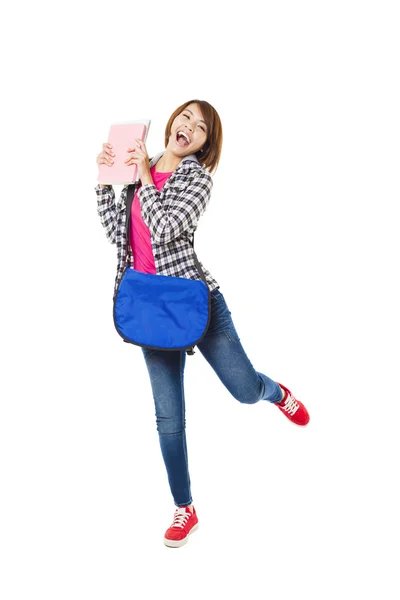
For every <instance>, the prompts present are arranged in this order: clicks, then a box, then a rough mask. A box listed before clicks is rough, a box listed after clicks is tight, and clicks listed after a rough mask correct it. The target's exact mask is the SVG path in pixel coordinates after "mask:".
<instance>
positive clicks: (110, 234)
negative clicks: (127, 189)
mask: <svg viewBox="0 0 400 600" xmlns="http://www.w3.org/2000/svg"><path fill="white" fill-rule="evenodd" d="M94 189H95V192H96V194H97V214H98V215H99V217H100V222H101V224H102V225H103V227H104V229H105V232H106V236H107V239H108V241H109V242H110V244H115V234H116V229H117V212H118V211H117V207H116V206H115V192H114V189H113V187H112V186H111V185H107V186H106V187H104V188H101V187H100V185H99V184H97V185H96V187H95V188H94Z"/></svg>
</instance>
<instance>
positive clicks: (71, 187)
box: [0, 0, 400, 600]
mask: <svg viewBox="0 0 400 600" xmlns="http://www.w3.org/2000/svg"><path fill="white" fill-rule="evenodd" d="M395 8H396V3H395V2H382V1H381V2H379V3H378V2H368V1H367V2H355V1H349V0H346V1H345V2H344V1H336V2H317V1H314V2H311V1H306V2H301V3H299V2H287V1H281V2H274V3H268V2H267V3H265V4H262V3H258V2H246V3H244V4H242V5H241V4H238V3H237V4H236V3H232V4H230V5H227V4H226V5H225V4H223V3H220V4H217V3H216V2H212V3H211V2H210V3H208V2H202V3H193V2H189V3H185V4H183V3H175V2H168V3H164V4H163V5H159V4H158V3H152V4H151V5H150V6H145V4H144V3H141V4H138V3H124V2H113V3H105V2H100V3H96V4H95V5H92V4H89V3H87V4H86V3H82V2H80V3H74V2H72V3H71V2H70V3H69V4H68V5H65V6H57V7H56V6H55V5H50V4H47V3H43V2H41V3H40V2H39V3H35V4H34V5H30V6H19V7H18V9H15V12H12V13H11V12H9V13H8V17H7V19H6V21H5V23H4V24H3V26H4V36H3V39H2V42H1V44H2V59H3V61H2V62H3V69H2V71H3V84H4V83H6V87H5V89H6V93H4V89H3V95H2V104H3V110H2V114H1V120H2V124H1V131H2V144H1V146H2V152H1V154H2V161H1V162H2V177H1V178H2V197H1V203H2V236H1V243H2V281H3V293H2V300H3V309H2V311H1V314H2V327H1V331H2V336H1V339H2V346H3V353H2V355H3V360H2V365H3V369H4V370H3V374H2V377H1V381H2V388H3V389H2V393H1V423H0V451H1V458H0V460H1V472H0V480H1V486H2V492H1V497H0V502H1V511H0V527H1V530H0V550H1V557H0V558H1V565H2V576H1V581H0V595H1V597H2V598H3V599H4V600H14V599H18V600H19V599H21V600H22V599H24V600H25V599H28V598H33V597H38V598H39V597H40V598H41V599H42V600H45V599H52V600H54V599H57V600H61V599H68V600H69V599H71V598H74V599H75V600H81V599H82V600H83V599H85V600H88V599H92V598H93V599H96V600H101V599H103V598H104V599H111V598H112V599H114V598H118V599H119V600H125V599H131V598H146V599H147V598H151V599H152V598H156V597H163V598H178V597H183V596H185V597H192V598H205V597H208V598H231V597H234V598H236V597H237V598H239V597H240V598H242V597H245V598H251V599H252V600H255V599H259V598H260V599H261V598H262V599H264V598H271V599H273V600H286V599H292V598H296V599H301V600H302V599H311V598H312V599H318V600H321V599H324V600H326V599H331V598H332V599H333V598H335V599H336V598H344V599H353V598H361V597H366V596H367V597H368V598H385V600H391V599H394V598H398V597H399V593H400V590H399V583H398V578H397V575H396V569H397V568H398V552H399V548H398V545H399V512H398V507H399V500H400V498H399V495H398V492H397V491H396V489H395V486H396V484H397V483H398V481H397V480H398V472H399V468H398V457H399V444H398V419H399V388H398V383H397V379H398V368H399V355H398V339H399V321H398V306H399V296H398V293H397V284H398V281H397V280H398V272H399V270H398V257H399V247H398V218H397V217H396V214H397V213H396V208H398V207H397V205H398V203H399V106H400V98H399V60H398V59H399V50H400V48H399V35H398V32H399V19H398V17H397V15H396V13H395ZM192 98H200V99H204V100H207V101H208V102H210V103H211V104H212V105H213V106H214V107H215V108H216V110H217V111H218V113H219V115H220V118H221V120H222V125H223V133H224V142H223V149H222V156H221V162H220V165H219V168H218V170H217V172H216V174H215V176H214V188H213V193H212V199H211V203H210V206H209V208H208V209H207V212H206V214H205V215H204V217H202V219H201V221H200V223H199V227H198V230H197V233H196V236H195V249H196V252H197V255H198V257H199V259H200V260H201V262H202V263H203V265H204V266H205V267H206V268H207V269H209V270H210V272H211V273H212V275H213V276H214V277H215V278H216V279H217V281H218V282H219V284H220V286H221V287H220V291H221V292H222V293H223V294H224V296H225V299H226V301H227V303H228V306H229V308H230V310H231V313H232V318H233V320H234V323H235V326H236V328H237V331H238V333H239V335H240V338H241V342H242V344H243V346H244V348H245V350H246V352H247V354H248V356H249V358H250V360H251V361H252V363H253V365H254V367H255V368H256V369H257V370H258V371H261V372H263V373H265V374H266V375H268V376H269V377H271V378H273V379H274V380H276V381H280V382H282V383H284V384H285V385H286V386H288V387H289V388H290V389H291V390H292V392H293V393H294V394H295V395H296V396H297V397H298V398H299V399H300V400H302V401H303V402H304V403H305V405H306V406H307V408H308V410H309V412H310V415H311V420H310V424H309V426H308V427H306V428H301V427H296V426H295V425H293V424H292V423H290V422H289V421H288V419H286V418H285V416H284V415H283V414H282V413H281V412H280V411H279V410H278V409H277V408H276V407H274V406H272V405H271V404H269V403H268V402H265V401H260V402H258V403H257V404H255V405H243V404H240V403H239V402H237V401H236V400H235V399H234V398H233V397H232V396H230V394H229V392H228V391H227V389H226V388H225V387H224V386H223V384H222V383H221V382H220V380H219V379H218V377H217V376H216V374H215V373H214V371H213V370H212V368H211V367H210V366H209V365H208V363H207V362H206V361H205V359H204V358H203V356H202V355H201V354H200V352H199V351H198V350H196V353H195V354H194V356H187V360H186V370H185V395H186V418H187V443H188V454H189V468H190V476H191V480H192V494H193V502H194V505H195V507H196V510H197V513H198V517H199V524H200V527H199V530H198V531H197V532H196V533H195V534H194V535H193V536H192V537H191V538H190V539H189V542H188V544H187V545H186V546H184V547H183V548H180V549H177V550H172V549H169V548H166V547H165V546H164V545H163V535H164V532H165V530H166V529H167V527H168V526H169V525H170V524H171V522H172V518H173V512H174V509H175V506H174V503H173V500H172V496H171V494H170V490H169V485H168V481H167V475H166V471H165V467H164V463H163V461H162V456H161V452H160V447H159V441H158V434H157V430H156V424H155V409H154V403H153V398H152V394H151V387H150V380H149V377H148V373H147V369H146V365H145V362H144V358H143V356H142V352H141V349H140V348H139V347H136V346H133V345H129V344H125V343H123V341H122V339H121V338H120V337H119V335H118V333H117V332H116V330H115V328H114V324H113V319H112V294H113V285H114V277H115V269H116V248H115V246H111V245H110V244H109V243H108V241H107V239H106V237H105V234H104V230H103V229H102V227H101V224H100V221H99V217H98V215H97V212H96V195H95V192H94V187H95V185H96V179H97V166H96V156H97V154H98V153H99V152H100V151H101V146H102V143H103V142H104V141H106V139H107V135H108V129H109V124H110V123H111V122H114V121H118V120H122V121H127V120H133V119H137V118H142V117H145V118H150V119H151V121H152V124H151V130H150V133H149V138H148V140H147V149H148V152H149V155H150V156H152V155H154V154H155V153H156V152H159V151H160V150H163V149H164V146H163V142H164V128H165V125H166V123H167V120H168V118H169V116H170V115H171V113H172V112H173V111H174V110H175V108H176V107H177V106H179V105H180V104H182V103H183V102H185V101H187V100H189V99H192ZM121 189H122V188H121V187H119V188H118V186H117V187H116V193H117V194H119V192H120V190H121Z"/></svg>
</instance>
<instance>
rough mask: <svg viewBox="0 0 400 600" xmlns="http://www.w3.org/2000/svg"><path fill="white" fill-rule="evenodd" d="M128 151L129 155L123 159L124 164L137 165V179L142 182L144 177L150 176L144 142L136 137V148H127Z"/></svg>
mask: <svg viewBox="0 0 400 600" xmlns="http://www.w3.org/2000/svg"><path fill="white" fill-rule="evenodd" d="M128 152H129V153H130V154H131V156H129V157H128V158H127V159H126V160H125V164H126V165H127V166H128V165H132V164H135V165H137V168H138V175H139V179H140V180H141V181H142V182H143V180H144V179H148V178H149V177H151V175H150V163H149V155H148V154H147V149H146V144H145V143H144V142H143V141H142V140H141V139H140V138H136V148H128Z"/></svg>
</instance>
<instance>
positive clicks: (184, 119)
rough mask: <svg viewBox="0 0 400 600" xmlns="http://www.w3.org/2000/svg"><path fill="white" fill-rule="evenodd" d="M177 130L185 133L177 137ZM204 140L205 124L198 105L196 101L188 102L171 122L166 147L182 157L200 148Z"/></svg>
mask: <svg viewBox="0 0 400 600" xmlns="http://www.w3.org/2000/svg"><path fill="white" fill-rule="evenodd" d="M178 132H182V133H184V134H186V135H183V136H182V135H179V137H178ZM187 138H188V139H187ZM206 140H207V125H206V124H205V122H204V119H203V115H202V114H201V112H200V109H199V106H198V104H196V103H194V104H189V105H188V106H187V107H186V108H185V109H183V111H182V112H181V113H180V114H179V115H178V116H177V117H175V119H174V120H173V122H172V127H171V135H170V136H169V141H168V146H167V149H168V150H170V151H171V152H173V153H174V154H175V155H176V156H182V157H183V156H187V155H188V154H195V153H196V152H197V151H198V150H201V148H202V147H203V145H204V144H205V142H206Z"/></svg>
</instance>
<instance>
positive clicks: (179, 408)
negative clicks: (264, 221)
mask: <svg viewBox="0 0 400 600" xmlns="http://www.w3.org/2000/svg"><path fill="white" fill-rule="evenodd" d="M164 141H165V150H164V151H161V152H159V153H158V154H156V155H155V156H154V157H153V158H151V159H149V157H148V155H147V150H146V146H145V144H144V143H139V142H138V146H137V147H136V149H132V157H131V158H130V159H129V160H132V161H133V162H136V164H137V165H138V171H139V173H140V181H139V182H138V183H137V184H135V187H134V190H133V202H132V206H131V212H130V213H128V214H130V232H129V235H130V245H129V244H128V247H127V244H126V230H125V219H126V210H127V208H126V202H127V187H125V188H124V189H123V190H122V192H121V197H120V200H119V202H118V203H117V204H115V195H114V191H113V189H112V187H110V186H106V188H104V189H102V188H100V187H99V186H97V187H96V188H95V189H96V193H97V198H98V214H99V216H100V220H101V223H102V225H103V227H104V228H105V231H106V235H107V238H108V239H109V241H110V242H111V243H112V244H115V245H116V247H117V252H118V268H117V276H116V279H115V292H116V291H117V290H118V285H119V282H120V281H121V278H122V276H123V274H124V271H125V269H126V263H128V266H130V267H132V268H135V270H140V271H142V272H144V273H153V274H160V275H167V276H168V275H169V276H173V277H183V278H188V279H202V277H201V275H200V274H199V271H198V265H197V264H196V261H195V258H194V250H193V245H192V242H193V236H194V232H195V231H196V229H197V225H198V222H199V219H200V217H201V215H202V214H204V212H205V210H206V208H207V206H208V204H209V202H210V197H211V190H212V186H213V180H212V177H211V173H214V172H215V170H216V168H217V165H218V162H219V159H220V155H221V148H222V126H221V121H220V118H219V115H218V113H217V111H216V110H215V108H214V107H213V106H211V104H209V103H208V102H206V101H204V100H190V101H189V102H185V103H184V104H182V105H181V106H179V107H178V108H177V109H176V110H175V111H174V112H173V113H172V115H171V116H170V118H169V120H168V123H167V125H166V128H165V140H164ZM104 146H105V149H104V151H103V152H102V153H101V154H100V155H99V156H98V164H99V161H100V162H101V161H102V160H103V161H104V162H106V163H107V164H108V161H109V157H110V152H112V151H111V149H110V148H108V147H107V145H104ZM131 191H132V190H131ZM130 198H132V196H130ZM128 206H129V205H128ZM132 249H133V250H132ZM199 264H200V266H201V269H202V271H203V272H204V276H205V283H206V285H207V286H208V288H209V291H210V304H211V307H210V308H211V310H210V320H209V324H208V328H207V330H206V334H205V335H204V337H202V339H201V340H200V341H199V342H198V343H197V344H195V345H196V346H197V347H198V349H199V350H200V352H201V354H202V355H203V356H204V358H205V359H206V361H207V362H208V363H209V364H210V366H211V367H212V369H213V370H214V371H215V373H216V374H217V376H218V377H219V379H220V380H221V382H222V383H223V385H224V386H225V387H226V388H227V390H228V391H229V392H230V393H231V395H232V397H233V398H235V399H236V400H238V401H239V402H241V403H244V404H255V403H257V402H258V401H259V400H266V401H267V402H269V403H272V404H276V406H277V407H278V408H279V410H280V411H281V412H282V413H283V414H284V415H285V416H286V417H287V418H288V419H289V420H290V421H291V422H292V423H295V424H296V425H301V426H304V425H306V424H307V423H308V421H309V415H308V412H307V409H306V408H305V406H304V405H303V404H302V403H301V402H300V401H299V400H297V399H296V398H295V397H294V396H293V394H292V393H291V392H290V390H289V389H288V388H287V387H285V386H284V385H283V384H279V383H278V382H276V381H274V380H273V379H270V378H269V377H268V376H267V375H264V374H263V373H261V372H258V371H256V370H255V369H254V367H253V365H252V363H251V362H250V360H249V358H248V357H247V355H246V353H245V350H244V348H243V346H242V344H241V341H240V338H239V335H238V333H237V331H236V328H235V325H234V323H233V320H232V314H231V311H230V310H229V308H228V305H227V303H226V300H225V298H224V295H223V294H222V292H221V291H220V290H219V287H220V286H219V284H218V282H217V281H216V280H215V279H214V278H213V277H212V275H211V274H210V272H209V271H207V269H205V268H204V267H203V265H202V264H201V263H200V261H199ZM114 298H115V296H114ZM170 306H171V305H169V306H168V309H170ZM188 312H190V306H189V310H188ZM141 349H142V353H143V356H144V359H145V362H146V366H147V369H148V373H149V376H150V382H151V387H152V394H153V399H154V404H155V410H156V424H157V430H158V436H159V441H160V447H161V452H162V457H163V460H164V464H165V467H166V470H167V474H168V481H169V485H170V489H171V494H172V496H173V499H174V502H175V506H176V507H177V509H176V510H175V514H174V519H173V522H172V524H171V526H170V527H169V528H168V529H167V531H166V532H165V535H164V544H165V545H167V546H170V547H178V546H182V545H183V544H185V543H186V542H187V541H188V536H189V535H190V534H191V533H192V532H194V531H196V529H197V528H198V518H197V513H196V511H195V509H194V506H193V504H192V495H191V486H190V477H189V467H188V452H187V446H186V422H185V394H184V387H183V381H184V369H185V361H186V352H185V351H184V350H173V349H172V350H170V349H168V350H165V349H158V348H151V347H146V346H142V348H141ZM233 365H234V368H232V366H233Z"/></svg>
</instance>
